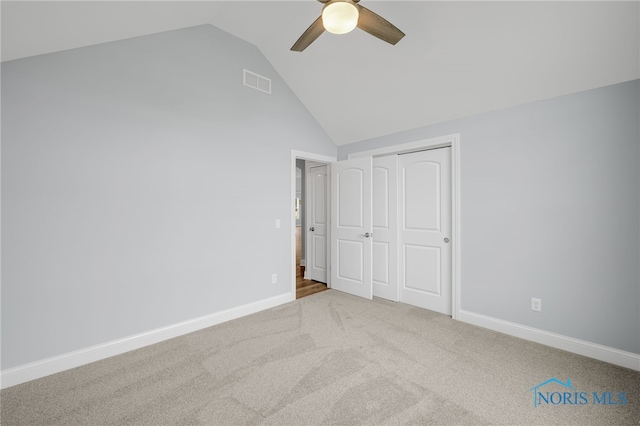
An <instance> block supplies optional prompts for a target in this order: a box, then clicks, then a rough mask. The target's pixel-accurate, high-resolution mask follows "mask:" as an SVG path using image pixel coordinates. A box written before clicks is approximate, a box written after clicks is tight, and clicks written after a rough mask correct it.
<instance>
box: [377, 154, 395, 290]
mask: <svg viewBox="0 0 640 426" xmlns="http://www.w3.org/2000/svg"><path fill="white" fill-rule="evenodd" d="M372 172H373V205H372V207H373V209H372V216H373V242H372V246H373V262H372V263H373V267H372V268H373V275H372V283H373V295H374V296H376V297H382V298H384V299H388V300H393V301H394V302H397V301H398V255H397V254H398V232H397V231H398V221H397V218H398V156H397V155H389V156H385V157H377V158H374V159H373V171H372Z"/></svg>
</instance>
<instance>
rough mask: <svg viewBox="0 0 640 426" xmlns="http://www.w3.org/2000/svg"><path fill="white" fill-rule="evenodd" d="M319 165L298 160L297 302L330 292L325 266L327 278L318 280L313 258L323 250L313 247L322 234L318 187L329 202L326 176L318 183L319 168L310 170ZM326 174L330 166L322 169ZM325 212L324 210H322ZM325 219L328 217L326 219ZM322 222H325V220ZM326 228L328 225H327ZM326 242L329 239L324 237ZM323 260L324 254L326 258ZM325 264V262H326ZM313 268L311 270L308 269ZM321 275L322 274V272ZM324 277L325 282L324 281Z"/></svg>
mask: <svg viewBox="0 0 640 426" xmlns="http://www.w3.org/2000/svg"><path fill="white" fill-rule="evenodd" d="M316 164H318V163H311V162H310V161H307V160H303V159H299V158H298V159H296V201H295V212H294V215H295V219H296V299H300V298H302V297H306V296H310V295H312V294H315V293H319V292H321V291H324V290H326V289H327V284H326V267H325V266H326V265H323V267H322V268H323V269H325V271H324V272H325V273H324V274H320V276H318V271H317V265H316V263H317V262H316V261H315V259H316V258H317V256H315V255H314V251H315V250H316V249H319V250H322V248H321V247H317V246H316V244H314V242H315V240H317V235H316V234H317V232H316V231H319V229H316V228H319V227H318V225H317V224H316V223H315V222H316V220H315V218H314V217H312V216H313V211H314V210H317V209H314V201H315V198H316V196H315V195H314V192H315V189H316V188H314V183H315V186H320V188H317V189H319V190H320V191H321V192H322V193H323V194H322V197H323V198H324V199H325V200H326V185H327V182H326V172H325V176H324V181H323V179H317V178H316V177H315V175H314V174H313V172H312V170H314V169H317V167H314V168H311V166H312V165H316ZM321 166H322V167H321V168H324V170H325V171H326V168H327V165H326V164H324V165H321ZM321 210H322V209H321ZM323 216H326V215H323ZM323 219H324V218H321V220H322V221H324V222H326V220H323ZM325 228H326V225H325ZM325 241H326V236H325ZM323 257H325V256H324V254H323ZM325 263H326V262H325ZM307 265H309V266H310V268H308V267H307ZM320 272H322V271H320ZM323 276H324V279H323Z"/></svg>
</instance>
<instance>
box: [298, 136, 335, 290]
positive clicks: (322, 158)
mask: <svg viewBox="0 0 640 426" xmlns="http://www.w3.org/2000/svg"><path fill="white" fill-rule="evenodd" d="M296 159H299V160H305V161H313V162H315V163H321V164H326V165H327V166H328V167H331V165H330V164H331V163H335V162H336V161H338V158H337V157H331V156H328V155H322V154H316V153H313V152H304V151H297V150H294V149H292V150H291V197H290V198H289V199H290V200H291V205H290V208H289V212H290V223H291V229H290V235H291V243H290V254H289V257H290V259H291V267H290V271H291V300H296V218H295V211H296V204H295V203H296ZM305 169H306V167H305ZM303 173H305V172H303ZM330 179H331V176H330V175H329V173H327V198H328V195H329V191H330V188H331V187H330V186H329V185H330V184H331V183H330ZM305 192H306V189H305ZM305 197H306V193H305ZM305 204H306V203H305ZM303 208H306V207H304V205H303ZM327 208H329V200H327ZM305 212H306V210H305ZM305 214H306V213H305ZM330 220H331V218H330V217H328V216H327V228H328V229H327V241H331V240H330V237H331V235H330V232H331V229H329V227H330V226H331V223H330ZM330 246H331V245H330V244H327V257H326V259H327V287H328V288H331V275H330V274H331V262H330V261H329V259H331V258H330V257H329V255H330V253H329V250H330Z"/></svg>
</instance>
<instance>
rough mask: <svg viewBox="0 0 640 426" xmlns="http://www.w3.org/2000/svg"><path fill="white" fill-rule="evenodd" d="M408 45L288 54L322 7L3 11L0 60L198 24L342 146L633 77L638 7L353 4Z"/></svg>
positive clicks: (356, 38) (140, 5) (360, 37)
mask: <svg viewBox="0 0 640 426" xmlns="http://www.w3.org/2000/svg"><path fill="white" fill-rule="evenodd" d="M360 4H361V5H363V6H365V7H368V8H369V9H371V10H372V11H374V12H376V13H378V14H380V15H381V16H383V17H385V18H386V19H388V20H389V21H391V22H392V23H394V24H395V25H396V26H397V27H399V28H400V29H401V30H402V31H403V32H405V33H406V34H407V35H406V36H405V38H404V39H402V40H401V41H400V42H399V43H398V44H397V45H396V46H391V45H388V44H386V43H384V42H382V41H380V40H378V39H376V38H374V37H372V36H370V35H368V34H366V33H364V32H362V31H360V30H356V31H354V32H352V33H350V34H347V35H343V36H336V35H332V34H329V33H325V34H323V35H322V36H321V37H320V38H319V39H318V40H316V41H315V42H314V43H313V44H312V45H311V46H310V47H309V48H307V50H305V51H304V52H302V53H297V52H291V51H289V48H290V47H291V45H292V44H293V43H294V42H295V41H296V40H297V38H298V37H299V36H300V34H302V32H303V31H304V30H305V29H306V28H307V27H308V26H309V25H310V24H311V22H313V20H314V19H316V18H317V17H318V16H319V15H320V11H321V8H322V5H321V4H320V3H318V2H315V1H313V0H295V1H266V0H263V1H237V0H236V1H196V2H186V1H178V2H169V1H160V2H156V1H138V2H129V1H109V2H96V1H76V2H57V1H44V2H31V1H17V2H9V1H4V0H3V1H2V3H1V14H2V60H3V61H7V60H12V59H18V58H24V57H28V56H33V55H39V54H44V53H50V52H55V51H60V50H65V49H71V48H76V47H81V46H88V45H92V44H97V43H103V42H108V41H113V40H120V39H124V38H129V37H135V36H139V35H145V34H151V33H156V32H161V31H166V30H171V29H177V28H184V27H189V26H195V25H200V24H205V23H209V24H213V25H215V26H217V27H219V28H221V29H223V30H225V31H227V32H229V33H231V34H234V35H236V36H238V37H240V38H242V39H244V40H246V41H248V42H249V43H252V44H254V45H256V46H257V47H258V48H259V49H260V50H261V51H262V53H263V54H264V55H265V56H266V57H267V59H268V60H269V61H270V62H271V63H272V64H273V66H274V67H275V68H276V70H277V71H278V72H279V73H280V75H281V76H282V77H283V78H284V79H285V81H286V82H287V83H288V84H289V86H290V87H291V89H292V90H293V91H294V92H295V93H296V95H297V96H298V97H299V98H300V100H301V101H302V102H303V103H304V105H305V106H306V107H307V108H308V110H309V111H310V112H311V114H313V116H314V117H315V118H316V120H317V121H318V122H319V123H320V125H321V126H322V127H323V128H324V129H325V130H326V132H327V133H328V135H329V136H330V137H331V138H332V139H333V140H334V142H335V143H336V144H338V145H343V144H347V143H351V142H356V141H360V140H364V139H369V138H373V137H377V136H383V135H386V134H391V133H395V132H398V131H402V130H407V129H412V128H416V127H420V126H425V125H428V124H433V123H437V122H442V121H446V120H451V119H455V118H459V117H464V116H468V115H472V114H477V113H481V112H486V111H491V110H496V109H500V108H506V107H510V106H514V105H518V104H522V103H526V102H530V101H534V100H539V99H545V98H550V97H554V96H559V95H563V94H569V93H574V92H578V91H582V90H588V89H592V88H596V87H601V86H606V85H610V84H615V83H619V82H622V81H628V80H633V79H637V78H640V30H639V28H640V2H638V1H626V2H619V3H613V2H608V1H605V2H575V1H574V2H506V1H502V2H484V1H471V2H457V1H449V2H431V1H375V0H362V1H361V3H360Z"/></svg>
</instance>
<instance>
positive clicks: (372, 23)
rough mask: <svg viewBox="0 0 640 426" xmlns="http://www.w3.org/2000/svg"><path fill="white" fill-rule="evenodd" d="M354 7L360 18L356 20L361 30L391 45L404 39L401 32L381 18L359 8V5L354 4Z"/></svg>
mask: <svg viewBox="0 0 640 426" xmlns="http://www.w3.org/2000/svg"><path fill="white" fill-rule="evenodd" d="M356 7H357V8H358V12H359V13H360V17H359V18H358V28H360V29H361V30H363V31H366V32H368V33H369V34H371V35H372V36H374V37H378V38H379V39H380V40H384V41H386V42H387V43H391V44H396V43H397V42H399V41H400V40H401V39H402V37H404V33H403V32H402V31H400V30H399V29H398V28H397V27H396V26H395V25H393V24H392V23H391V22H389V21H387V20H386V19H384V18H383V17H382V16H380V15H378V14H377V13H374V12H372V11H370V10H369V9H367V8H366V7H363V6H360V5H359V4H356Z"/></svg>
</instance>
